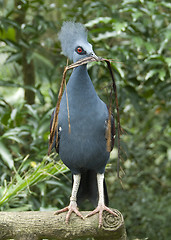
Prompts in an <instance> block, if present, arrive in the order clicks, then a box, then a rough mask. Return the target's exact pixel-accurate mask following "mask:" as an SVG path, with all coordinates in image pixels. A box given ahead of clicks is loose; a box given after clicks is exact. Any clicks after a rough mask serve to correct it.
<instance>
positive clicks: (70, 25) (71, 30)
mask: <svg viewBox="0 0 171 240" xmlns="http://www.w3.org/2000/svg"><path fill="white" fill-rule="evenodd" d="M59 40H60V42H61V47H62V52H63V54H64V55H65V56H67V57H69V58H70V59H72V58H73V53H74V50H75V43H76V41H78V40H80V41H87V30H86V29H85V27H84V25H83V24H81V23H75V22H64V23H63V25H62V28H61V31H60V33H59Z"/></svg>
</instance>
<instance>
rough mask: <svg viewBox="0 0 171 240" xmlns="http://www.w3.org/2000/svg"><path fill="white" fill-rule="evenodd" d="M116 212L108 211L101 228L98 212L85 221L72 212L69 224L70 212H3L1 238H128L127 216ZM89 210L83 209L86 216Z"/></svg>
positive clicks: (0, 214)
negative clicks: (67, 218)
mask: <svg viewBox="0 0 171 240" xmlns="http://www.w3.org/2000/svg"><path fill="white" fill-rule="evenodd" d="M114 211H115V212H116V213H117V214H118V216H117V217H115V216H113V215H111V214H109V213H107V212H104V215H103V226H102V228H100V229H99V228H98V214H96V215H94V216H92V217H89V218H85V219H84V220H82V219H80V218H79V217H78V216H76V215H75V214H74V213H72V215H71V219H70V222H69V224H66V223H65V216H66V213H61V214H59V215H54V213H53V212H1V213H0V239H1V240H6V239H15V240H40V239H43V238H46V239H54V240H62V239H77V238H86V237H94V238H95V239H96V240H100V239H101V240H104V239H105V240H109V239H110V240H113V239H114V240H126V230H125V226H124V220H123V216H122V214H121V213H120V212H119V211H118V210H114ZM88 213H89V212H85V211H83V212H82V214H83V216H85V215H87V214H88Z"/></svg>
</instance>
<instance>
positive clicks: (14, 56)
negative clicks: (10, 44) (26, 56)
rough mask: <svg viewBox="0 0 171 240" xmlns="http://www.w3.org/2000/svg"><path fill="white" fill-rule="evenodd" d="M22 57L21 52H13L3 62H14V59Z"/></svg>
mask: <svg viewBox="0 0 171 240" xmlns="http://www.w3.org/2000/svg"><path fill="white" fill-rule="evenodd" d="M21 58H22V53H21V52H20V53H14V54H11V55H10V56H9V57H8V58H7V60H6V61H5V63H10V62H15V61H18V60H19V59H21Z"/></svg>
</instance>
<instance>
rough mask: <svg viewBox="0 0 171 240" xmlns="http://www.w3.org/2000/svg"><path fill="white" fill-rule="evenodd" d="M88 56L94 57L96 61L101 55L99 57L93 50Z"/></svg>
mask: <svg viewBox="0 0 171 240" xmlns="http://www.w3.org/2000/svg"><path fill="white" fill-rule="evenodd" d="M87 57H93V58H94V59H95V60H96V61H99V57H97V56H96V54H95V53H94V52H91V53H90V54H88V55H87Z"/></svg>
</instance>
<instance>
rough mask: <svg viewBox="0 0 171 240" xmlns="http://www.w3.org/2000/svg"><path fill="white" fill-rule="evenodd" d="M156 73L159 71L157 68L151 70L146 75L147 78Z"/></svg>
mask: <svg viewBox="0 0 171 240" xmlns="http://www.w3.org/2000/svg"><path fill="white" fill-rule="evenodd" d="M156 73H158V70H157V69H152V70H150V71H149V72H148V73H147V74H146V76H145V80H148V79H149V78H151V77H153V76H154V75H155V74H156Z"/></svg>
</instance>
